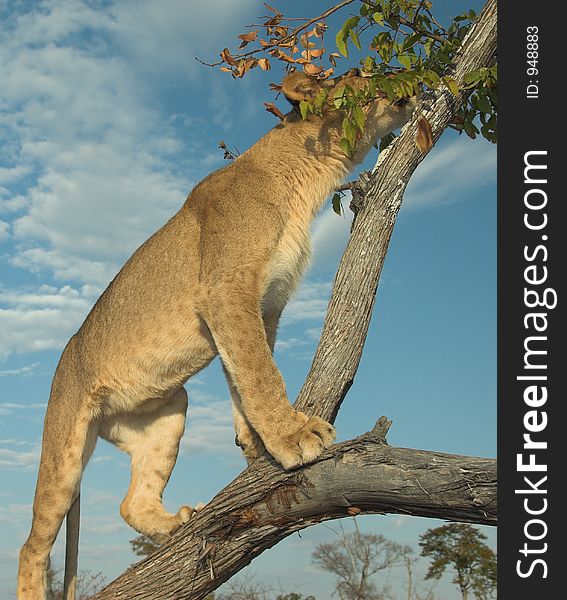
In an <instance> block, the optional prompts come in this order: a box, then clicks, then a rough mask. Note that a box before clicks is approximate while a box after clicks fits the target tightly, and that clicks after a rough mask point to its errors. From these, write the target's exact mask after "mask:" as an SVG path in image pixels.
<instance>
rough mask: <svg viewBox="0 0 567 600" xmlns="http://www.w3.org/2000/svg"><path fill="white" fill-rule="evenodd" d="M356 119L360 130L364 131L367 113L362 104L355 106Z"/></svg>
mask: <svg viewBox="0 0 567 600" xmlns="http://www.w3.org/2000/svg"><path fill="white" fill-rule="evenodd" d="M354 121H355V123H356V126H357V127H358V128H359V129H360V131H364V123H366V115H365V114H364V111H363V110H362V108H361V107H360V106H355V107H354Z"/></svg>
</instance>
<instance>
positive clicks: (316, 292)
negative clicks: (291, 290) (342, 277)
mask: <svg viewBox="0 0 567 600" xmlns="http://www.w3.org/2000/svg"><path fill="white" fill-rule="evenodd" d="M331 285H332V284H331V282H329V281H309V280H305V281H304V282H303V283H302V284H301V286H300V287H299V290H298V291H297V294H296V295H295V296H294V297H293V298H292V299H291V300H290V302H289V303H288V305H287V307H286V308H285V310H284V313H283V315H282V325H283V326H286V325H291V324H292V323H298V322H300V321H320V320H322V319H323V318H324V317H325V314H326V312H327V304H328V303H329V297H330V295H331Z"/></svg>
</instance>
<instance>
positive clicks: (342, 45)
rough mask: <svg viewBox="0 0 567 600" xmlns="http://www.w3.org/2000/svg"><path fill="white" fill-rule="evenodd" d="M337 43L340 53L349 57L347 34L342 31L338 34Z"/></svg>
mask: <svg viewBox="0 0 567 600" xmlns="http://www.w3.org/2000/svg"><path fill="white" fill-rule="evenodd" d="M335 41H336V43H337V49H338V51H339V52H340V53H341V54H342V55H343V56H344V57H348V48H347V40H346V38H345V33H344V31H343V30H342V29H341V30H340V31H339V32H338V33H337V37H336V38H335Z"/></svg>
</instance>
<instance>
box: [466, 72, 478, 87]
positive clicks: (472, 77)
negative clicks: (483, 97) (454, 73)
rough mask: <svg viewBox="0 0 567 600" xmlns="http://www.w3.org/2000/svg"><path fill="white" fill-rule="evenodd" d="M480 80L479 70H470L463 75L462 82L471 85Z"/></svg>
mask: <svg viewBox="0 0 567 600" xmlns="http://www.w3.org/2000/svg"><path fill="white" fill-rule="evenodd" d="M480 80H481V74H480V71H471V72H470V73H467V74H466V75H465V76H464V77H463V83H464V84H465V85H471V86H472V85H476V84H477V83H478V82H479V81H480Z"/></svg>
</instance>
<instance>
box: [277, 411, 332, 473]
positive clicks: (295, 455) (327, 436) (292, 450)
mask: <svg viewBox="0 0 567 600" xmlns="http://www.w3.org/2000/svg"><path fill="white" fill-rule="evenodd" d="M299 414H301V413H299ZM301 416H303V417H305V419H307V420H306V422H305V423H304V425H303V426H302V427H301V428H300V429H298V430H297V431H296V432H295V433H292V434H291V435H287V436H285V437H284V438H282V439H280V440H279V443H277V444H276V445H275V447H273V450H272V451H271V452H270V453H271V454H272V456H273V457H274V458H275V459H276V460H277V461H278V462H279V463H280V464H281V465H282V466H283V467H284V469H293V468H294V467H298V466H300V465H305V464H307V463H310V462H313V461H314V460H315V459H316V458H317V457H318V456H320V455H321V454H322V452H323V450H325V448H328V447H329V446H330V445H331V444H332V443H333V441H334V440H335V435H336V432H335V428H334V427H333V426H332V425H331V424H330V423H327V421H324V420H323V419H320V418H319V417H309V418H308V417H307V416H306V415H301Z"/></svg>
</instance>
